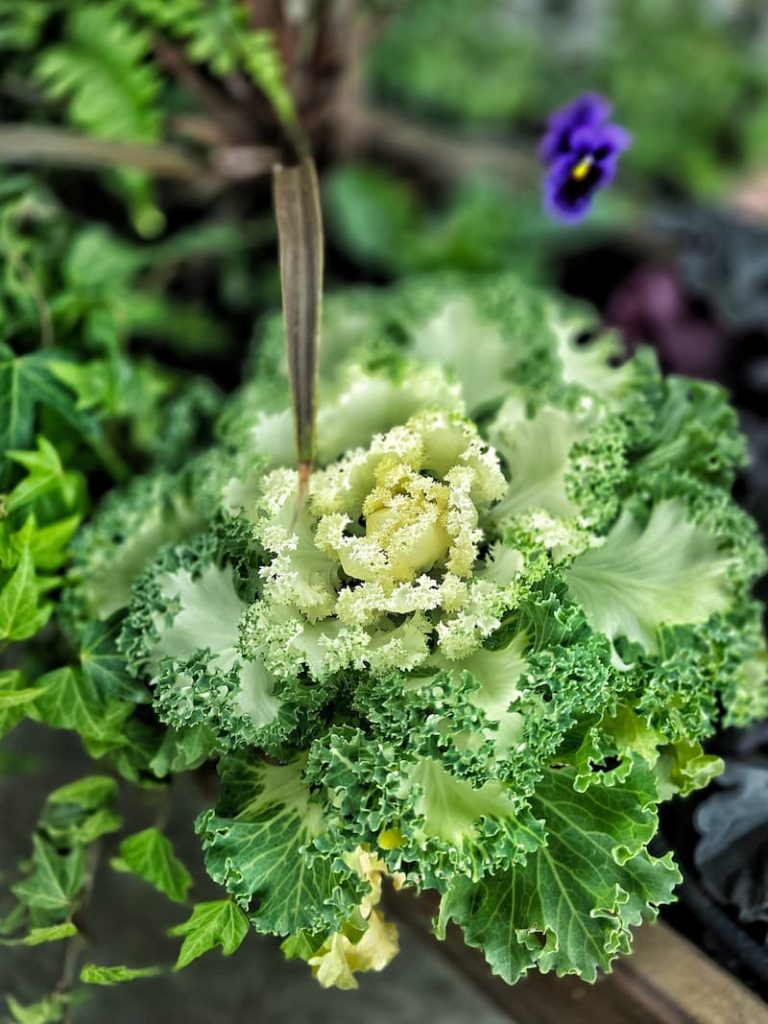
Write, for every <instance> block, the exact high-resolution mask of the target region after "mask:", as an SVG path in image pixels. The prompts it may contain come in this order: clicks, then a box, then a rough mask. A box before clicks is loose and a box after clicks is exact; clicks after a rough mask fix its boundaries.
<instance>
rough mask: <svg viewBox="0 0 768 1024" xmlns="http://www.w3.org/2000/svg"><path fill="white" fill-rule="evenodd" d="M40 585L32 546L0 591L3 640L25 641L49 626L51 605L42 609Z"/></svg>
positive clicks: (24, 552) (0, 624)
mask: <svg viewBox="0 0 768 1024" xmlns="http://www.w3.org/2000/svg"><path fill="white" fill-rule="evenodd" d="M39 597H40V586H39V583H38V579H37V577H36V575H35V564H34V562H33V560H32V554H31V552H30V550H29V547H28V546H27V547H24V548H23V550H22V552H21V557H20V558H19V564H18V565H17V566H16V568H15V569H14V571H13V574H12V575H11V576H10V578H9V579H8V581H7V582H6V584H5V586H4V587H3V589H2V591H0V641H3V640H25V639H26V638H27V637H30V636H33V635H34V634H35V633H36V632H37V631H38V629H40V628H41V627H42V626H44V625H45V623H46V622H47V621H48V618H49V616H50V614H51V605H43V606H42V607H40V606H38V600H39Z"/></svg>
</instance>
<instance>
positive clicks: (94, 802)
mask: <svg viewBox="0 0 768 1024" xmlns="http://www.w3.org/2000/svg"><path fill="white" fill-rule="evenodd" d="M116 793H117V782H116V781H115V780H114V779H113V778H111V777H110V776H109V775H86V776H85V777H84V778H82V779H77V781H76V782H69V783H67V785H66V786H59V788H58V789H54V791H53V792H52V793H49V794H48V803H49V804H76V805H77V806H78V807H81V808H82V809H83V810H84V811H94V810H96V808H98V807H103V806H104V805H105V804H107V803H110V802H111V801H112V800H113V799H114V797H115V795H116Z"/></svg>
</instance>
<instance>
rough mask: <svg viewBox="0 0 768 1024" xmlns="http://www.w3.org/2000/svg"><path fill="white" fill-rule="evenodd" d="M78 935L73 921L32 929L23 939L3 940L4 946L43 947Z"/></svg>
mask: <svg viewBox="0 0 768 1024" xmlns="http://www.w3.org/2000/svg"><path fill="white" fill-rule="evenodd" d="M73 935H77V927H76V926H75V925H74V924H73V923H72V922H71V921H64V923H63V924H53V925H50V927H48V928H31V929H30V932H29V934H28V935H25V936H24V938H23V939H3V941H2V944H3V945H4V946H41V945H42V944H43V943H44V942H60V941H61V940H62V939H71V938H72V936H73Z"/></svg>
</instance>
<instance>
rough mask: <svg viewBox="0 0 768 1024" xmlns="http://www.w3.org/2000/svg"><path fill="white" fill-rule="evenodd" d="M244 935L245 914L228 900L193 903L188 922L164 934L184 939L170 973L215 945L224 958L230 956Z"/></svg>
mask: <svg viewBox="0 0 768 1024" xmlns="http://www.w3.org/2000/svg"><path fill="white" fill-rule="evenodd" d="M247 933H248V921H247V919H246V917H245V914H244V913H243V912H242V910H240V908H239V907H238V906H237V905H236V904H235V903H233V902H232V900H212V901H211V902H208V903H197V904H196V905H195V907H194V908H193V910H192V916H191V917H190V918H189V920H188V921H184V922H183V924H179V925H176V927H175V928H171V930H170V932H169V933H168V934H169V935H175V936H180V935H183V936H185V938H184V942H183V943H182V946H181V950H180V952H179V959H178V960H177V961H176V967H175V968H174V970H177V971H180V970H181V969H182V968H183V967H186V966H187V964H190V963H192V961H193V960H196V959H197V958H198V957H199V956H202V955H203V953H207V952H208V951H209V950H211V949H213V948H214V947H215V946H219V947H220V949H221V951H222V953H223V954H224V956H231V954H232V953H234V952H235V950H236V949H237V948H238V947H239V946H240V943H241V942H242V941H243V939H244V938H245V936H246V934H247Z"/></svg>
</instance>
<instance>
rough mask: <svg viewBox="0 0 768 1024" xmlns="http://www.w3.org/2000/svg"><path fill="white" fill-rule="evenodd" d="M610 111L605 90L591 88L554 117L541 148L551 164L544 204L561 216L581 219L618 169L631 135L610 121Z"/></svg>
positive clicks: (553, 213) (548, 166)
mask: <svg viewBox="0 0 768 1024" xmlns="http://www.w3.org/2000/svg"><path fill="white" fill-rule="evenodd" d="M610 113H611V107H610V104H609V103H608V102H607V101H606V100H605V99H603V97H602V96H598V95H596V94H595V93H585V94H584V95H583V96H580V97H578V99H576V100H574V101H573V103H571V104H569V105H568V106H567V107H563V108H562V109H560V110H557V111H555V113H554V114H552V116H551V117H550V118H549V121H548V123H547V131H546V133H545V135H544V138H543V139H542V142H541V150H540V152H541V159H542V161H543V162H544V164H546V167H547V172H546V175H545V177H544V206H545V209H546V210H547V213H549V214H550V215H551V216H552V217H555V218H556V219H557V220H563V221H568V222H573V221H577V220H580V219H581V218H582V217H583V216H584V215H585V213H586V212H587V210H588V209H589V207H590V205H591V203H592V199H593V197H594V195H595V192H596V191H597V190H598V189H600V188H605V186H606V185H609V184H610V183H611V181H613V179H614V177H615V175H616V168H617V166H618V161H619V156H620V154H621V153H622V152H623V151H624V150H625V149H626V148H627V147H628V146H629V144H630V141H631V139H630V136H629V133H628V132H626V131H625V130H624V129H623V128H621V127H620V126H619V125H617V124H610V123H609V122H608V118H609V116H610Z"/></svg>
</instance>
